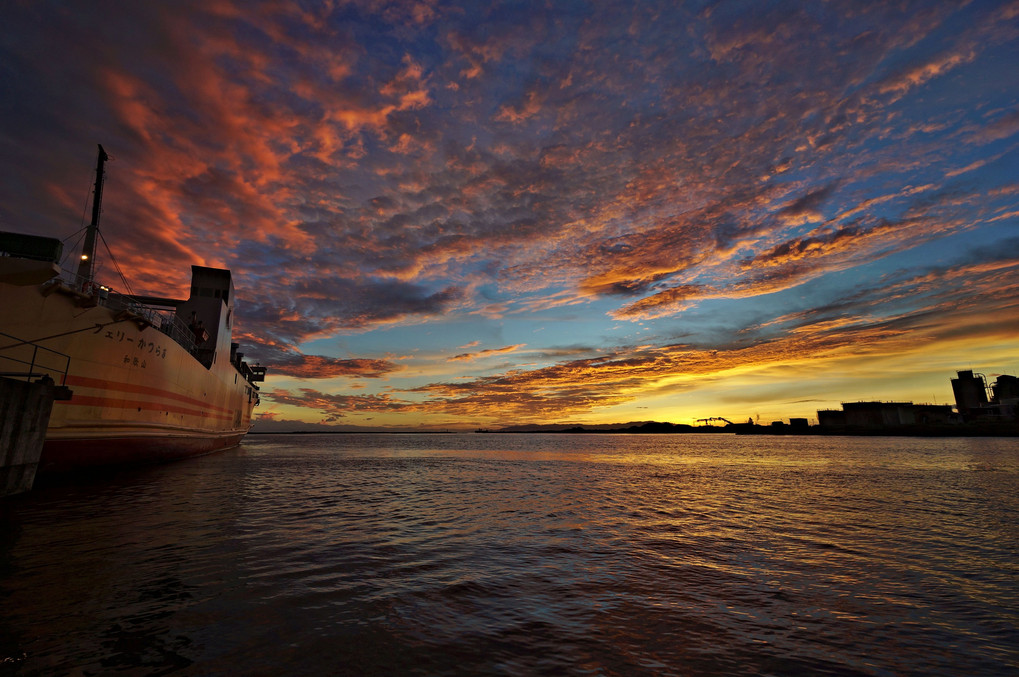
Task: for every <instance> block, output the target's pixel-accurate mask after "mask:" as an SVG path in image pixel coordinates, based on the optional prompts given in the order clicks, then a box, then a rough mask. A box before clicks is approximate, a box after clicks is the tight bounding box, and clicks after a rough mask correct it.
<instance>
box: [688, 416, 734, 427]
mask: <svg viewBox="0 0 1019 677" xmlns="http://www.w3.org/2000/svg"><path fill="white" fill-rule="evenodd" d="M711 421H725V422H726V423H728V424H729V425H733V422H732V421H730V420H729V419H727V418H722V417H721V416H712V417H711V418H699V419H697V422H698V423H704V424H707V423H710V422H711Z"/></svg>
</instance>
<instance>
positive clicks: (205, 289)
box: [202, 287, 212, 297]
mask: <svg viewBox="0 0 1019 677" xmlns="http://www.w3.org/2000/svg"><path fill="white" fill-rule="evenodd" d="M202 296H205V297H209V296H212V289H211V288H209V287H202Z"/></svg>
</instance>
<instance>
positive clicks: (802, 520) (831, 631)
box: [0, 434, 1019, 675]
mask: <svg viewBox="0 0 1019 677" xmlns="http://www.w3.org/2000/svg"><path fill="white" fill-rule="evenodd" d="M1017 490H1019V440H1014V439H944V440H942V439H914V438H836V437H736V436H731V435H674V436H665V435H663V436H653V435H648V436H606V435H578V436H573V435H558V436H556V435H497V434H492V435H337V436H324V435H302V436H250V437H249V438H248V439H247V440H246V441H245V443H244V444H243V445H242V446H241V447H240V448H239V449H236V450H231V451H228V452H224V453H220V454H215V455H212V456H207V457H204V458H201V459H196V460H192V461H186V462H181V463H176V464H170V465H166V466H160V467H155V468H148V469H143V470H136V471H130V472H124V473H120V474H117V475H114V476H112V477H107V478H103V479H96V480H92V481H89V482H87V483H85V484H82V485H78V486H49V487H44V488H42V489H40V490H37V491H36V492H33V494H30V495H27V496H23V497H16V498H14V499H6V500H5V501H4V502H3V504H2V505H0V511H2V512H0V514H2V519H0V544H2V549H0V661H2V662H0V673H6V674H16V675H50V674H55V675H63V674H71V675H98V674H103V675H105V674H118V673H119V674H137V675H157V674H180V675H217V674H223V675H226V674H231V675H234V674H242V675H253V674H262V675H274V674H288V675H322V674H351V675H400V674H421V675H480V674H485V675H489V674H490V675H541V674H550V675H551V674H555V675H699V674H748V675H750V674H771V675H792V674H805V673H809V674H832V675H901V674H933V675H938V674H940V675H963V674H964V675H1007V674H1019V649H1017V647H1019V552H1017V551H1019V491H1017Z"/></svg>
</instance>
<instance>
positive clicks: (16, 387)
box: [0, 377, 64, 496]
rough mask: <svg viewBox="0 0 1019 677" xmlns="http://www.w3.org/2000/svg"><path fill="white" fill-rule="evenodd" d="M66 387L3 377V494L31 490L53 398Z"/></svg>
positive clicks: (0, 487) (0, 488)
mask: <svg viewBox="0 0 1019 677" xmlns="http://www.w3.org/2000/svg"><path fill="white" fill-rule="evenodd" d="M60 390H64V389H63V388H58V387H56V386H54V385H53V382H52V381H49V382H46V383H39V382H37V383H30V382H27V381H16V380H14V379H9V378H4V377H0V496H9V495H11V494H19V493H22V492H25V491H29V490H30V489H31V488H32V484H33V483H34V482H35V471H36V469H37V468H38V467H39V457H40V456H41V455H42V444H43V442H44V441H45V439H46V426H47V425H49V421H50V412H52V411H53V400H54V399H55V398H56V397H57V395H58V392H59V391H60Z"/></svg>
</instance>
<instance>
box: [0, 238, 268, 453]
mask: <svg viewBox="0 0 1019 677" xmlns="http://www.w3.org/2000/svg"><path fill="white" fill-rule="evenodd" d="M15 260H16V259H12V258H9V257H5V258H3V259H0V273H2V271H3V266H2V262H4V261H6V262H13V261H15ZM37 265H39V264H37ZM222 272H224V273H226V271H222ZM226 275H227V276H228V275H229V273H226ZM22 278H24V275H22ZM3 280H4V277H3V276H2V275H0V374H6V375H8V376H11V377H18V376H24V377H27V378H31V379H33V380H35V379H38V378H39V377H48V378H52V379H53V380H54V382H55V383H57V384H58V385H65V386H67V388H69V389H70V390H71V392H72V395H71V398H70V399H68V400H63V401H61V400H58V401H56V402H55V403H54V406H53V413H52V415H51V417H50V423H49V428H48V430H47V434H46V442H45V445H44V447H43V453H42V460H41V462H40V471H41V472H47V471H67V470H72V469H76V468H82V467H88V466H96V465H110V464H136V463H148V462H158V461H166V460H171V459H176V458H182V457H187V456H193V455H197V454H205V453H209V452H212V451H216V450H218V449H223V448H227V447H230V446H234V445H236V444H238V443H239V442H240V440H241V438H242V437H243V436H244V434H245V433H246V432H247V431H248V428H249V427H250V424H251V413H252V408H253V407H254V406H255V405H256V404H257V402H258V391H257V388H256V387H255V386H254V385H253V384H252V383H250V382H249V381H248V380H247V378H246V376H248V377H250V369H248V368H247V367H246V365H244V364H243V363H242V362H241V361H240V360H239V359H236V360H234V359H233V356H232V354H231V350H230V332H229V329H230V327H229V325H230V322H231V319H232V318H231V314H232V313H231V312H230V307H229V306H228V305H227V304H226V302H225V299H224V301H220V300H219V299H218V298H217V299H207V300H206V299H202V301H205V302H206V307H214V306H213V304H212V303H209V302H213V301H214V302H215V303H216V304H218V305H219V306H221V308H219V310H217V311H216V312H217V313H219V314H221V315H223V319H222V322H223V326H222V327H221V331H220V332H219V337H220V338H219V340H218V343H217V344H216V345H215V346H214V347H215V351H214V352H213V351H212V350H211V349H210V350H209V351H208V352H209V353H210V354H209V355H208V356H207V358H208V359H206V362H210V364H208V366H206V365H203V364H202V363H201V362H200V361H199V359H197V358H196V357H195V356H194V355H193V354H192V352H190V351H189V350H188V349H186V348H185V347H183V346H182V345H180V344H179V343H178V342H177V341H175V340H174V339H173V338H171V337H170V336H168V335H167V334H166V333H164V332H163V331H161V330H160V328H158V327H157V326H153V325H152V324H150V322H151V321H153V319H152V317H151V316H150V317H149V318H148V319H146V318H145V317H143V316H142V315H139V314H137V312H138V311H135V312H131V311H126V310H123V309H121V310H116V309H113V308H110V307H106V306H104V305H99V304H101V303H102V302H103V300H104V299H102V298H101V297H100V296H99V295H98V294H97V295H96V296H95V297H94V298H90V297H89V296H88V295H82V294H78V293H76V292H75V291H73V290H71V289H70V288H69V287H67V286H66V285H64V284H62V283H59V282H57V281H56V280H52V281H50V282H48V283H46V284H42V285H40V284H12V283H8V282H5V281H3ZM20 281H21V282H24V279H22V280H20ZM224 296H225V295H224ZM231 305H232V304H231ZM156 321H158V320H156ZM19 342H24V343H21V344H20V345H19ZM245 371H247V372H248V373H247V374H246V373H244V372H245Z"/></svg>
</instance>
